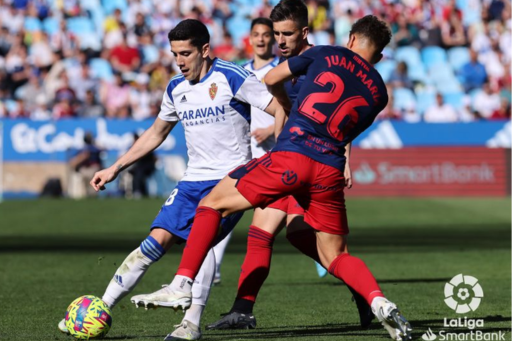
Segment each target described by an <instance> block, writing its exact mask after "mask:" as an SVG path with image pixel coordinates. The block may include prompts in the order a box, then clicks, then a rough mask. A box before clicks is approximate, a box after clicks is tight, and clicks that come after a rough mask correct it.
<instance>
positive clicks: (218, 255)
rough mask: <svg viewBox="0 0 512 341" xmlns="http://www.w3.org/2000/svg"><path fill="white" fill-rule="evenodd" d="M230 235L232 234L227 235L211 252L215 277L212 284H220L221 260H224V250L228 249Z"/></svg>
mask: <svg viewBox="0 0 512 341" xmlns="http://www.w3.org/2000/svg"><path fill="white" fill-rule="evenodd" d="M231 235H232V233H230V234H228V235H227V236H226V238H224V239H222V240H221V241H220V242H219V243H218V244H217V245H215V246H214V247H213V252H215V276H214V278H213V284H220V281H221V274H220V267H221V266H222V260H223V259H224V253H225V252H226V248H227V247H228V244H229V241H230V240H231Z"/></svg>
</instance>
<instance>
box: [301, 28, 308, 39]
mask: <svg viewBox="0 0 512 341" xmlns="http://www.w3.org/2000/svg"><path fill="white" fill-rule="evenodd" d="M308 34H309V27H308V26H306V27H303V28H302V39H303V40H306V39H308Z"/></svg>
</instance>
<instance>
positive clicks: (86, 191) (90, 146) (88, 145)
mask: <svg viewBox="0 0 512 341" xmlns="http://www.w3.org/2000/svg"><path fill="white" fill-rule="evenodd" d="M69 166H70V168H71V169H72V170H73V172H74V173H73V178H72V179H71V183H72V184H71V186H70V189H69V192H70V193H69V194H70V196H71V197H72V198H75V199H77V198H82V197H84V196H85V195H87V196H95V195H96V191H94V189H92V188H91V186H89V181H90V180H91V179H92V177H93V175H94V173H96V172H97V171H99V170H100V169H101V168H102V165H101V149H100V148H98V147H97V146H96V145H95V143H94V137H93V136H92V133H90V132H87V133H86V134H85V136H84V147H83V148H82V149H81V150H79V151H78V153H77V154H76V155H75V156H74V157H73V158H71V160H69Z"/></svg>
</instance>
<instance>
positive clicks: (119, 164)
mask: <svg viewBox="0 0 512 341" xmlns="http://www.w3.org/2000/svg"><path fill="white" fill-rule="evenodd" d="M176 123H177V121H164V120H162V119H160V118H158V117H157V118H156V120H155V122H154V123H153V125H151V127H149V129H148V130H146V131H145V132H144V134H142V135H141V136H140V138H139V139H138V140H137V141H136V142H135V143H134V144H133V146H132V147H131V148H130V149H129V150H128V151H127V152H126V154H124V155H123V156H121V157H120V158H119V159H118V160H117V161H116V162H115V163H114V164H113V165H112V166H110V167H109V168H106V169H102V170H100V171H99V172H96V173H95V174H94V176H93V178H92V180H91V182H90V185H91V186H92V187H93V188H94V190H95V191H96V192H97V191H100V190H104V189H105V184H107V183H109V182H111V181H113V180H114V179H115V178H116V177H117V175H118V174H119V172H121V171H122V170H123V169H125V168H127V167H128V166H130V165H131V164H133V163H135V162H136V161H137V160H139V159H140V158H141V157H143V156H144V155H146V154H147V153H149V152H150V151H152V150H154V149H156V148H157V147H158V146H159V145H161V144H162V142H164V140H165V138H166V137H167V135H169V133H170V132H171V130H172V128H173V127H174V126H175V125H176Z"/></svg>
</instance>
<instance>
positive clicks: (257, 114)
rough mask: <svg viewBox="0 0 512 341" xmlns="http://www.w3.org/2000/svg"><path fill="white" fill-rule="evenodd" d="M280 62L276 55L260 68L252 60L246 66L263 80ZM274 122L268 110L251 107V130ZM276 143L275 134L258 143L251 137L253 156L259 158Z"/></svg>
mask: <svg viewBox="0 0 512 341" xmlns="http://www.w3.org/2000/svg"><path fill="white" fill-rule="evenodd" d="M278 63H279V58H278V57H275V58H274V59H273V60H272V61H271V62H270V63H268V64H267V65H265V66H263V67H260V68H259V69H255V68H254V61H250V62H248V63H246V64H244V68H245V69H246V70H249V71H251V72H252V73H254V75H255V76H256V78H258V80H260V81H261V80H262V79H263V77H265V75H266V74H267V73H268V72H269V71H270V70H272V69H273V68H274V67H276V66H277V64H278ZM273 124H274V117H272V116H270V115H269V114H267V113H266V112H264V111H263V110H261V109H258V108H255V107H253V108H251V132H253V131H254V130H256V129H258V128H266V127H268V126H271V125H273ZM275 144H276V141H275V137H274V135H271V136H270V137H269V138H268V139H266V140H265V141H263V142H262V143H260V144H258V142H256V139H255V138H254V137H251V151H252V157H253V158H259V157H260V156H263V155H264V154H265V153H266V152H268V151H269V150H271V149H272V148H273V147H274V145H275Z"/></svg>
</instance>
